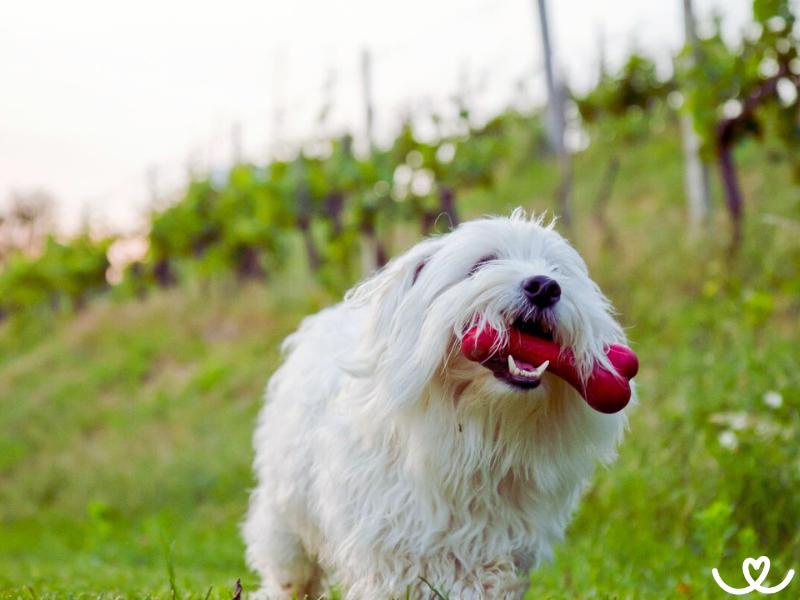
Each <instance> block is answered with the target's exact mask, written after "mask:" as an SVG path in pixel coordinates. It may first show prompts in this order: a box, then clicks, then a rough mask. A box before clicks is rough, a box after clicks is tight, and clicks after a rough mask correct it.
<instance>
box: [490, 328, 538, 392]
mask: <svg viewBox="0 0 800 600" xmlns="http://www.w3.org/2000/svg"><path fill="white" fill-rule="evenodd" d="M510 328H511V329H516V330H518V331H520V332H521V333H524V334H525V335H529V336H533V337H538V338H541V339H544V340H547V341H553V329H552V327H551V326H550V325H549V324H548V323H547V321H545V320H544V319H541V318H527V319H525V318H521V317H520V318H517V319H515V320H514V322H513V323H511V325H510ZM549 364H550V362H549V361H544V362H543V363H542V364H540V365H533V364H531V363H528V362H525V361H524V360H521V359H519V358H516V357H514V356H512V355H511V354H508V355H507V356H506V357H505V358H502V356H499V355H493V356H491V357H490V358H488V359H487V360H485V361H484V362H482V363H481V365H483V366H484V367H486V368H487V369H489V370H490V371H491V372H492V373H493V374H494V376H495V377H496V378H497V379H499V380H500V381H502V382H504V383H506V384H507V385H509V386H511V387H513V388H516V389H519V390H532V389H534V388H537V387H539V384H540V383H541V382H542V376H543V375H544V373H545V371H546V370H547V367H548V366H549Z"/></svg>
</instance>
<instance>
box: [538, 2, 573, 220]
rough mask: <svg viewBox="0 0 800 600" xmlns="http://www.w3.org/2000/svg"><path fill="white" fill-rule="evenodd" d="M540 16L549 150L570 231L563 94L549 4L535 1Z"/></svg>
mask: <svg viewBox="0 0 800 600" xmlns="http://www.w3.org/2000/svg"><path fill="white" fill-rule="evenodd" d="M536 3H537V7H538V12H539V26H540V30H541V36H542V53H543V57H544V74H545V82H546V84H547V133H548V137H549V139H550V147H551V149H552V151H553V153H554V154H555V155H556V158H557V160H558V171H559V179H560V183H559V187H558V208H559V212H560V217H561V220H562V222H563V223H564V224H565V225H566V226H567V227H569V226H570V225H571V223H572V210H571V196H572V183H571V179H572V165H571V160H570V156H569V152H568V151H567V148H566V145H565V143H564V129H565V122H564V94H563V92H562V89H561V85H560V83H559V81H558V80H557V76H556V70H555V66H554V63H553V49H552V43H551V41H550V26H549V23H548V19H547V1H546V0H536Z"/></svg>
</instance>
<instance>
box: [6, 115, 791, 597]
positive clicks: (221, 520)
mask: <svg viewBox="0 0 800 600" xmlns="http://www.w3.org/2000/svg"><path fill="white" fill-rule="evenodd" d="M612 154H616V155H617V156H618V157H619V158H620V160H621V161H622V163H621V170H620V173H619V178H618V180H617V185H616V187H615V190H614V195H613V197H612V199H611V203H610V206H609V212H608V215H609V222H610V223H611V228H612V231H610V232H605V233H604V232H601V231H599V230H598V227H597V226H596V224H595V223H594V222H593V221H592V219H591V211H592V209H593V206H592V204H593V202H594V198H595V193H596V190H597V189H598V187H599V185H600V179H601V177H602V173H603V172H604V169H605V168H606V164H607V161H608V160H609V158H610V156H611V155H612ZM739 162H740V164H743V165H747V168H746V173H745V177H744V182H745V188H746V191H747V199H748V207H747V208H748V212H749V214H748V227H747V234H746V244H745V246H744V248H743V249H742V251H741V253H740V255H739V256H738V257H737V258H736V259H733V260H730V259H728V258H727V257H726V249H725V240H726V233H727V224H726V222H725V219H724V215H723V214H722V211H721V209H720V208H719V204H718V205H717V210H716V213H717V214H716V215H715V219H714V221H713V223H712V224H711V228H710V232H708V233H706V234H704V235H701V236H699V237H698V238H696V239H692V238H691V237H690V236H689V235H688V234H687V232H686V230H685V221H684V213H683V193H682V179H681V178H682V172H681V156H680V151H679V144H678V141H677V139H676V138H675V136H674V133H673V130H672V128H671V127H667V128H666V129H665V130H664V131H661V132H658V133H657V134H655V135H653V136H651V137H650V138H649V139H643V140H638V141H630V140H629V141H624V142H623V141H610V142H608V143H603V144H597V145H595V146H593V147H592V149H591V150H589V151H587V152H585V153H583V154H582V155H580V156H579V157H578V158H577V160H576V164H575V171H576V175H577V181H576V187H575V192H576V203H577V208H576V213H577V215H578V220H577V223H576V224H575V228H574V230H573V233H572V234H571V237H572V239H573V240H574V242H575V243H576V245H577V246H578V248H579V249H580V250H581V252H582V253H583V254H584V256H585V257H586V258H587V261H588V262H589V264H590V268H591V270H592V273H593V275H594V276H595V278H596V279H597V280H598V281H599V282H600V284H601V286H602V287H603V288H604V289H605V290H606V292H607V293H608V294H609V296H610V297H611V298H612V300H613V301H614V303H615V305H616V306H617V307H618V309H619V311H620V313H621V319H622V321H623V322H624V324H625V325H626V326H627V327H628V328H629V334H630V337H631V339H632V340H633V343H634V346H635V349H636V350H637V352H638V353H639V355H640V358H641V362H642V371H641V374H640V376H639V378H638V383H639V390H640V398H641V403H640V405H639V406H638V407H637V408H636V409H635V410H634V411H633V412H632V415H631V431H630V434H629V435H628V437H627V439H626V441H625V443H624V445H623V446H622V449H621V454H620V460H619V461H618V462H617V463H616V464H615V465H614V466H613V467H612V468H610V469H608V470H602V471H601V472H599V473H598V476H597V478H596V480H595V481H594V484H593V485H592V487H591V488H590V490H589V491H588V493H587V496H586V498H585V500H584V502H583V503H582V505H581V508H580V510H579V511H578V514H577V515H576V519H575V521H574V522H573V524H572V526H571V527H570V529H569V531H568V534H567V539H566V540H565V542H564V543H563V544H562V545H561V546H560V547H559V549H558V551H557V554H556V557H555V560H554V561H553V562H552V563H551V564H549V565H546V566H544V567H543V568H541V569H540V570H539V571H537V572H536V573H534V574H533V575H532V587H531V591H530V592H529V595H528V598H554V599H555V598H585V599H588V598H598V599H600V598H637V599H638V598H658V599H663V598H722V597H725V595H724V594H723V593H722V592H721V591H720V590H719V589H717V588H716V586H715V584H714V583H713V581H712V579H711V576H710V572H709V571H710V569H711V567H713V566H718V567H719V568H720V570H721V573H722V575H723V577H725V578H726V579H727V580H728V581H729V583H731V584H732V585H744V582H743V581H742V579H741V573H740V565H741V561H742V560H743V559H744V558H745V557H747V556H759V555H761V554H765V555H768V556H769V557H770V558H771V559H772V563H773V567H772V569H773V571H772V574H771V576H770V578H769V579H770V581H771V582H772V583H773V584H775V583H777V582H778V581H779V580H780V578H781V577H782V576H783V573H784V572H785V571H786V570H787V569H789V568H791V567H794V568H798V567H800V494H798V490H800V441H798V440H800V411H798V404H799V403H798V400H799V399H800V373H798V366H799V365H798V362H799V361H798V357H799V356H800V352H799V351H798V343H800V328H799V326H798V317H800V245H799V244H798V242H797V239H798V237H799V234H800V220H799V218H800V206H799V205H798V192H797V188H794V187H792V186H791V184H790V177H789V173H788V168H787V166H786V164H784V163H783V162H780V161H774V160H772V161H771V160H767V158H766V153H765V152H764V151H763V150H762V149H760V148H758V147H756V146H749V147H746V148H744V149H743V151H742V153H741V155H740V156H739ZM555 184H556V181H555V175H554V169H553V165H552V164H549V163H543V162H534V163H533V164H531V165H530V166H529V167H526V168H525V169H524V170H523V172H521V173H519V174H515V175H513V176H509V177H508V178H506V179H505V180H503V181H502V182H501V183H500V184H499V185H498V186H497V187H496V189H494V190H492V192H491V193H488V192H474V193H472V194H469V195H468V196H466V197H465V198H464V199H463V206H464V207H465V211H466V212H468V213H469V214H473V215H475V214H481V213H485V212H503V211H505V210H507V209H508V208H509V207H512V206H516V205H517V204H520V203H521V204H524V205H525V206H528V207H531V208H536V209H537V210H540V209H543V208H547V207H550V206H551V204H552V202H551V197H552V190H553V189H554V187H555ZM776 216H777V217H778V218H777V219H776ZM776 223H777V224H776ZM604 238H607V240H606V241H604ZM608 240H610V241H608ZM332 300H333V298H332V297H330V296H329V295H327V294H325V293H323V292H321V291H320V290H319V289H318V288H317V287H316V286H314V284H313V283H311V282H310V278H308V276H307V274H305V273H303V271H302V269H300V268H295V269H293V270H292V271H291V272H289V273H287V274H285V275H281V276H278V277H277V278H276V279H274V280H273V281H271V282H270V283H269V284H268V285H267V286H247V287H237V286H234V285H232V284H227V283H224V282H213V283H210V284H207V285H205V286H201V285H199V284H195V285H190V286H186V287H184V288H181V289H177V290H171V291H168V292H162V293H156V294H153V295H151V296H150V297H148V298H147V299H145V300H143V301H127V302H118V301H113V300H111V299H103V300H99V301H97V302H95V303H93V304H92V305H91V306H90V307H89V308H88V309H87V310H86V311H84V312H83V313H81V314H79V315H77V316H75V317H69V316H68V315H62V316H47V315H40V316H38V317H37V318H30V319H28V320H27V321H26V322H17V323H6V324H4V325H2V326H1V327H0V596H4V597H5V596H8V597H19V598H45V597H50V596H63V597H67V596H68V595H71V596H72V597H75V598H80V597H84V598H89V597H91V598H94V597H98V596H100V597H104V598H105V597H107V598H112V597H117V596H119V595H121V596H124V597H141V598H145V597H148V596H149V597H161V598H171V597H180V598H187V597H193V598H204V597H206V595H207V594H208V593H209V589H210V590H211V592H210V597H212V598H229V597H230V596H231V594H232V593H233V589H234V584H235V581H236V580H237V579H239V578H241V581H242V585H243V587H244V589H245V591H248V590H253V589H254V588H255V586H256V579H255V577H254V575H253V574H251V573H249V572H248V571H247V569H246V567H245V566H244V563H243V556H242V555H243V548H242V544H241V541H240V539H239V535H238V530H237V527H238V522H239V521H240V520H241V518H242V516H243V514H244V510H245V506H246V501H247V494H248V488H249V486H250V485H251V484H252V479H251V474H250V461H251V448H250V437H251V432H252V428H253V425H254V419H255V415H256V413H257V411H258V408H259V406H260V402H261V394H262V390H263V387H264V384H265V382H266V380H267V378H268V377H269V375H270V373H271V372H272V370H273V369H274V368H275V366H276V361H277V357H278V353H277V348H278V344H279V342H280V340H281V339H282V338H283V337H284V336H285V335H286V334H287V333H288V332H290V331H291V330H292V329H293V327H294V326H295V325H296V324H297V322H298V321H299V319H300V318H301V317H302V316H303V315H304V314H307V313H309V312H312V311H314V310H316V309H317V308H319V307H320V306H322V305H324V304H325V303H327V302H330V301H332ZM770 391H772V392H778V393H780V394H781V396H782V399H783V404H782V406H781V407H779V408H771V407H770V406H768V405H767V404H765V403H764V401H763V397H764V394H765V393H767V392H770ZM739 413H741V414H739ZM723 434H724V435H723ZM731 434H732V435H734V436H735V441H736V444H737V445H736V447H735V448H732V447H726V446H725V445H723V444H722V443H721V442H720V436H721V435H723V437H722V440H723V441H725V440H727V441H730V440H731V439H732V438H731ZM728 446H730V444H728ZM737 574H738V576H737ZM431 583H432V585H436V582H431ZM793 589H794V590H795V595H794V596H793V595H792V590H793ZM798 590H800V582H794V583H793V584H792V585H791V586H790V587H789V589H788V590H787V591H786V592H785V594H786V597H795V596H796V594H797V591H798ZM441 591H442V593H443V594H446V593H447V590H441ZM778 597H780V596H778Z"/></svg>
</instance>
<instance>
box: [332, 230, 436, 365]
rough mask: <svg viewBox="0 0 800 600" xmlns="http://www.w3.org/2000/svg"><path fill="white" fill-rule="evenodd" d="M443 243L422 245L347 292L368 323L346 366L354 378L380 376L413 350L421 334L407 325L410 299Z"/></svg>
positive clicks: (348, 300) (430, 242)
mask: <svg viewBox="0 0 800 600" xmlns="http://www.w3.org/2000/svg"><path fill="white" fill-rule="evenodd" d="M443 243H444V241H443V240H442V239H441V238H430V239H427V240H424V241H422V242H420V243H419V244H417V245H416V246H414V247H413V248H411V249H410V250H408V251H407V252H406V253H405V254H402V255H400V256H398V257H397V258H394V259H392V260H391V261H390V262H389V263H388V264H387V265H386V266H385V267H383V268H382V269H381V270H380V271H378V272H377V273H376V274H375V275H373V276H372V277H371V278H369V279H368V280H366V281H365V282H363V283H362V284H360V285H359V286H357V287H355V288H354V289H352V290H351V291H350V292H348V294H347V295H346V296H345V301H346V302H347V303H348V304H349V305H351V306H352V307H353V308H354V309H355V310H359V311H360V310H364V311H365V312H366V315H367V316H366V319H367V322H366V324H365V325H366V326H365V328H364V329H363V330H362V332H363V333H362V338H361V340H360V347H359V348H357V349H355V352H354V354H353V355H351V356H349V357H348V359H347V360H346V361H344V362H343V364H342V367H343V368H345V369H347V370H348V371H349V372H350V373H351V374H353V375H362V376H369V375H378V374H379V373H378V372H379V371H380V370H383V369H386V368H387V365H386V361H387V359H388V358H389V356H390V355H392V356H396V354H397V352H398V351H404V350H410V348H408V346H409V345H411V344H412V343H413V341H414V340H416V337H417V336H418V334H419V331H414V328H415V327H418V325H419V324H418V323H413V322H407V321H406V318H407V315H406V316H404V315H405V313H407V310H408V308H409V307H408V303H409V301H412V299H411V298H409V296H410V293H411V292H412V290H413V289H414V287H415V286H416V285H419V281H420V278H421V277H422V276H423V274H424V272H425V266H426V265H427V264H428V263H429V261H430V260H431V258H432V257H433V255H434V254H435V253H436V252H437V250H438V249H439V248H440V247H441V246H442V244H443ZM412 303H413V302H412ZM398 330H400V331H398ZM399 338H401V339H399ZM390 350H391V351H390ZM409 358H410V357H409Z"/></svg>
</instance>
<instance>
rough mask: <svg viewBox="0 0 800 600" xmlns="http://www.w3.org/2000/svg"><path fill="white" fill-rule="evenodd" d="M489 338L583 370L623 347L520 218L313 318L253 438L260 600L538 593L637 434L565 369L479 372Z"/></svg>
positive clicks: (575, 265) (394, 272)
mask: <svg viewBox="0 0 800 600" xmlns="http://www.w3.org/2000/svg"><path fill="white" fill-rule="evenodd" d="M534 281H535V282H536V284H535V285H532V283H531V282H534ZM531 290H533V292H532V291H531ZM542 290H545V291H544V292H543V291H542ZM476 323H482V324H488V325H490V326H491V327H493V328H495V329H496V330H498V331H503V330H506V329H507V327H509V326H510V325H514V326H516V327H519V328H521V329H523V331H526V332H538V333H539V334H540V335H543V336H550V337H552V339H554V340H555V341H556V342H558V343H559V344H560V345H561V346H562V347H565V348H566V347H568V348H570V349H571V350H572V351H573V352H574V354H575V358H576V361H577V363H578V364H579V365H586V364H591V363H592V362H593V361H595V360H604V358H605V355H604V348H605V347H606V346H607V345H608V344H610V343H624V341H625V336H624V334H623V332H622V329H621V328H620V326H619V325H618V324H617V322H616V321H615V319H614V318H613V317H612V309H611V307H610V305H609V303H608V301H607V300H606V298H605V297H604V296H603V294H602V293H601V291H600V289H599V288H598V286H597V285H596V284H595V283H594V282H593V281H592V280H591V279H590V278H589V275H588V272H587V268H586V265H585V263H584V262H583V260H582V259H581V257H580V256H579V255H578V253H577V252H576V251H575V250H574V249H573V248H572V247H571V246H570V245H569V244H568V243H567V242H566V241H565V240H564V238H562V237H561V236H560V235H559V234H558V233H556V232H555V231H554V229H553V225H552V223H551V224H549V225H545V224H544V223H543V221H542V219H541V218H539V219H532V220H528V219H527V218H526V216H525V213H524V212H523V211H521V210H519V209H518V210H517V211H515V212H514V213H513V214H512V216H511V218H486V219H480V220H476V221H471V222H468V223H465V224H463V225H461V226H460V227H458V228H457V229H455V230H454V231H453V232H451V233H448V234H446V235H443V236H441V237H435V238H431V239H427V240H425V241H423V242H420V243H419V244H417V245H416V246H414V247H413V248H412V249H411V250H409V251H408V252H406V253H405V254H404V255H402V256H400V257H399V258H396V259H395V260H393V261H391V262H390V263H389V264H388V265H387V266H386V267H385V268H383V269H382V270H381V271H380V272H378V273H377V274H376V275H374V276H373V277H372V278H371V279H369V280H367V281H366V282H364V283H362V284H361V285H359V286H358V287H356V288H355V289H354V290H352V291H351V292H350V293H349V294H348V295H347V296H346V298H345V301H344V302H342V303H341V304H338V305H336V306H334V307H332V308H328V309H326V310H323V311H322V312H320V313H318V314H316V315H313V316H311V317H308V318H307V319H306V320H305V321H304V322H303V323H302V325H301V326H300V328H299V330H298V331H297V332H296V333H294V334H293V335H291V336H290V337H289V338H287V340H286V341H285V343H284V346H283V349H284V352H285V355H286V358H285V362H284V363H283V365H282V366H281V367H280V368H279V369H278V371H277V372H276V373H275V375H274V376H273V377H272V379H271V380H270V382H269V386H268V389H267V404H266V406H265V408H264V409H263V411H262V413H261V415H260V418H259V425H258V429H257V431H256V434H255V450H256V460H255V471H256V474H257V479H258V486H257V488H256V489H255V490H254V492H253V494H252V497H251V502H250V510H249V513H248V516H247V519H246V522H245V523H244V526H243V535H244V538H245V541H246V545H247V561H248V563H249V565H250V566H251V567H252V568H253V569H254V570H255V571H257V572H258V573H259V574H260V576H261V578H262V585H263V587H262V590H261V595H262V596H263V597H267V598H275V599H278V598H292V597H300V598H302V597H303V595H304V594H306V593H307V594H309V595H311V596H312V597H316V596H315V595H317V594H321V593H322V590H323V589H324V588H323V587H322V586H323V585H327V584H328V583H333V584H335V585H337V586H338V587H339V589H340V590H341V591H342V593H343V595H344V597H345V598H348V599H358V600H380V599H384V598H406V597H412V598H417V597H431V595H432V594H433V593H434V592H433V588H435V589H436V590H437V591H438V592H440V593H441V594H443V595H447V596H449V597H450V598H452V599H453V600H455V599H468V598H475V599H478V598H515V597H519V596H520V595H522V593H523V592H524V590H525V588H526V581H527V573H528V572H529V570H530V569H531V568H532V567H534V566H535V565H537V564H538V563H539V562H540V561H542V560H543V559H547V558H548V557H549V556H550V555H551V552H552V547H553V544H554V543H556V542H558V541H559V540H560V539H561V538H562V537H563V535H564V529H565V527H566V525H567V522H568V521H569V519H570V515H571V514H572V512H573V510H574V509H575V507H576V504H577V503H578V500H579V498H580V496H581V493H582V491H583V489H584V487H585V486H586V484H587V481H588V480H589V478H590V476H591V475H592V471H593V468H594V465H595V464H596V463H598V462H599V463H602V464H608V463H610V462H611V461H612V460H613V459H614V458H615V453H616V446H617V443H618V442H619V441H620V439H621V437H622V433H623V430H624V428H625V422H626V420H625V416H624V413H623V412H619V413H616V414H613V415H607V414H601V413H599V412H595V411H594V410H592V409H591V408H590V407H589V406H588V405H587V403H586V402H585V401H584V400H583V399H582V398H581V396H580V395H578V393H577V392H576V391H575V390H574V389H573V388H572V387H570V386H569V385H568V384H566V383H565V382H564V381H563V380H562V379H559V378H558V377H556V376H555V375H553V374H551V373H548V372H544V374H541V375H537V374H536V373H535V372H532V371H531V370H529V369H525V370H520V369H519V368H516V367H514V369H513V372H512V367H511V366H510V365H509V366H508V367H506V368H505V369H502V368H498V367H496V365H495V366H494V367H493V368H492V369H489V368H486V367H485V366H483V365H481V364H479V363H476V362H471V361H469V360H467V359H466V358H464V357H463V356H462V354H461V353H460V352H459V351H458V349H459V343H460V340H461V337H462V335H463V333H464V332H465V331H466V330H467V329H468V328H469V327H470V325H474V324H476ZM534 371H535V369H534Z"/></svg>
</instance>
